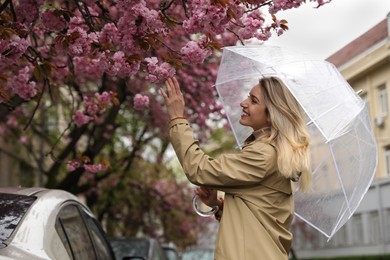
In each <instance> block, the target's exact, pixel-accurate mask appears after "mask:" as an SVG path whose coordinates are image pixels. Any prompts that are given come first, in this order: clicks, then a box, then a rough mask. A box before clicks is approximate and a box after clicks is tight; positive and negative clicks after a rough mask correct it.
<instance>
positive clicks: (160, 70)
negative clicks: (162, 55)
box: [145, 57, 176, 82]
mask: <svg viewBox="0 0 390 260" xmlns="http://www.w3.org/2000/svg"><path fill="white" fill-rule="evenodd" d="M145 61H146V62H147V63H148V71H149V75H148V76H147V77H146V78H147V79H148V80H150V81H152V82H157V81H159V80H162V79H167V78H169V77H172V76H173V75H175V73H176V70H175V68H173V67H172V66H171V65H170V64H168V63H166V62H163V63H162V64H161V65H160V66H159V65H158V60H157V57H151V58H145Z"/></svg>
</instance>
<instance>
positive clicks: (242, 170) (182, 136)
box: [169, 119, 276, 187]
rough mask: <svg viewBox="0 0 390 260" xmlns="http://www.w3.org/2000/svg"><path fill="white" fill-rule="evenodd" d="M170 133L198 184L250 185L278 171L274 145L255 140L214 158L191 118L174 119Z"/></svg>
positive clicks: (182, 159) (184, 164)
mask: <svg viewBox="0 0 390 260" xmlns="http://www.w3.org/2000/svg"><path fill="white" fill-rule="evenodd" d="M169 136H170V140H171V143H172V145H173V148H174V150H175V152H176V155H177V157H178V159H179V161H180V163H181V165H182V167H183V169H184V172H185V174H186V176H187V178H188V180H189V181H190V182H192V183H194V184H196V185H204V186H214V187H219V186H225V187H237V186H247V185H253V184H258V183H261V182H262V180H264V178H265V177H266V176H267V175H269V174H270V173H272V172H275V167H276V151H275V148H274V147H273V146H272V145H270V144H267V143H263V142H260V141H255V142H253V143H251V144H249V145H247V146H245V147H244V148H243V149H242V150H241V151H240V152H237V153H232V154H222V155H220V156H218V157H216V158H212V157H210V156H208V155H207V154H205V153H204V152H203V151H202V149H201V148H200V147H199V142H198V141H197V140H195V139H194V137H193V131H192V129H191V127H190V126H189V123H188V121H187V120H185V119H176V120H173V121H172V122H170V124H169Z"/></svg>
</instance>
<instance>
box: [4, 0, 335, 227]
mask: <svg viewBox="0 0 390 260" xmlns="http://www.w3.org/2000/svg"><path fill="white" fill-rule="evenodd" d="M329 1H330V0H329ZM329 1H328V2H329ZM305 2H307V1H306V0H182V1H178V0H78V1H65V0H2V1H0V135H1V136H2V137H3V138H4V140H7V142H12V141H15V142H19V144H21V145H23V147H24V148H25V149H26V151H28V159H27V160H26V157H23V158H22V157H18V154H16V155H14V157H15V158H16V157H18V160H20V161H24V164H26V165H29V167H31V168H32V169H35V170H36V171H37V172H39V173H40V174H41V176H42V178H41V179H42V183H40V184H41V185H44V186H46V187H49V188H61V189H66V190H69V191H71V192H74V193H84V194H86V196H87V199H88V203H89V204H90V206H94V205H98V206H96V207H97V208H96V210H98V211H99V216H100V219H103V218H105V217H106V216H107V215H110V214H111V217H112V216H113V215H114V214H113V210H112V209H114V208H116V207H118V205H113V203H112V202H110V197H109V196H113V197H115V198H118V199H119V197H120V198H122V199H123V201H126V200H128V199H130V200H132V202H134V201H136V200H137V199H136V197H137V196H141V195H142V196H146V195H145V194H149V195H150V194H154V195H156V194H157V195H158V197H159V198H160V199H161V200H162V201H164V203H161V204H159V205H163V206H161V207H165V208H169V209H172V208H173V207H172V205H174V203H177V201H175V199H174V198H173V197H174V196H173V197H172V196H168V195H167V194H168V193H169V192H171V191H172V190H177V187H178V186H179V185H180V184H178V183H176V182H175V181H174V178H172V177H169V176H170V175H169V174H167V173H168V172H169V171H168V170H166V167H163V165H164V162H163V156H164V154H165V152H166V150H167V147H168V142H167V139H166V131H165V128H166V123H167V115H166V113H165V110H164V109H162V99H161V97H160V96H159V95H158V88H159V87H160V86H161V84H162V82H163V81H164V80H165V79H166V78H167V77H171V76H173V75H177V77H178V79H179V80H180V82H181V85H182V87H183V91H184V93H185V99H186V105H187V109H188V111H187V115H188V117H190V120H191V121H192V122H193V123H194V124H196V125H197V126H198V127H199V129H200V130H201V131H200V132H201V133H202V135H201V136H199V137H200V138H202V137H205V136H207V135H208V128H207V125H206V124H205V122H206V119H211V120H219V119H220V118H221V117H223V115H222V114H221V109H220V106H219V105H218V103H217V101H216V99H215V97H216V93H215V90H214V89H213V87H212V85H213V83H214V80H215V77H216V71H217V66H218V63H219V60H218V50H219V48H220V47H222V46H226V45H232V44H236V43H237V42H241V43H243V42H245V41H246V40H248V39H251V38H257V39H258V40H261V41H265V40H267V39H268V38H269V37H271V36H272V35H273V34H276V35H280V34H282V33H283V32H284V31H285V30H287V29H288V27H287V21H285V20H283V19H278V18H277V15H278V12H279V11H281V10H287V9H292V8H297V7H299V6H301V5H302V4H303V3H305ZM310 2H314V7H319V6H321V5H323V4H325V2H324V0H310ZM163 173H164V174H163ZM140 174H141V176H139V175H140ZM162 176H165V177H164V179H165V182H167V183H170V182H172V183H176V184H174V185H173V184H172V183H171V184H169V185H168V184H167V183H166V184H164V185H162V184H161V183H160V184H159V185H157V184H156V183H157V182H159V181H160V182H161V181H162V180H160V179H161V178H162ZM134 180H136V181H134ZM140 183H141V184H142V185H141V184H140ZM143 184H145V185H143ZM118 185H119V187H122V189H123V190H128V192H129V194H130V195H131V196H134V197H131V196H130V195H129V196H130V198H129V197H126V196H123V194H116V195H115V193H116V192H117V190H113V189H112V187H117V186H118ZM172 185H173V186H172ZM126 187H127V188H126ZM145 187H147V188H145ZM180 187H181V186H180ZM130 188H131V189H130ZM181 188H183V187H181ZM135 190H138V191H139V192H134V191H135ZM141 191H142V192H141ZM145 192H146V193H145ZM157 195H156V196H157ZM107 196H108V197H107ZM123 201H122V202H123ZM187 204H188V205H189V203H187ZM102 205H103V206H102ZM134 205H136V204H134ZM134 205H133V206H134ZM155 207H157V206H156V205H155ZM183 207H184V206H183ZM116 210H118V212H120V213H121V214H122V215H123V214H125V215H126V214H127V216H129V215H131V213H129V212H127V213H125V211H122V209H119V208H116ZM159 212H160V213H161V216H162V212H165V210H163V208H161V210H160V211H159ZM131 219H132V220H134V221H135V218H131ZM183 219H184V218H183ZM183 221H184V220H183ZM184 226H185V225H184ZM187 226H188V225H187ZM166 229H169V228H168V227H166Z"/></svg>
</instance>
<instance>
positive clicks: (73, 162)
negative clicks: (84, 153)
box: [66, 160, 81, 172]
mask: <svg viewBox="0 0 390 260" xmlns="http://www.w3.org/2000/svg"><path fill="white" fill-rule="evenodd" d="M80 167H81V163H80V162H79V161H77V160H70V161H68V162H67V163H66V169H67V170H68V171H70V172H73V171H75V170H76V169H77V168H80Z"/></svg>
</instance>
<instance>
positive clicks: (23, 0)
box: [15, 0, 41, 23]
mask: <svg viewBox="0 0 390 260" xmlns="http://www.w3.org/2000/svg"><path fill="white" fill-rule="evenodd" d="M39 5H41V4H40V3H37V2H36V1H34V0H20V1H19V5H17V6H16V7H15V13H16V15H17V16H18V19H20V20H22V21H23V20H25V21H27V22H29V23H30V22H33V21H35V20H36V19H37V17H38V11H39Z"/></svg>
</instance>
